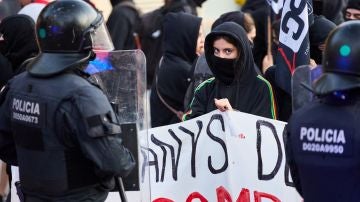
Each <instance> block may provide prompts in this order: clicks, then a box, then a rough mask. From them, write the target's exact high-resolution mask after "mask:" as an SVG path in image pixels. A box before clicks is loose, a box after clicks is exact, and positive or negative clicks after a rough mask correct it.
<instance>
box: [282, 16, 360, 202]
mask: <svg viewBox="0 0 360 202" xmlns="http://www.w3.org/2000/svg"><path fill="white" fill-rule="evenodd" d="M359 55H360V22H350V23H349V22H347V23H344V24H342V25H340V26H339V27H337V28H336V29H335V30H333V31H332V32H331V33H330V34H329V37H328V39H327V41H326V44H325V51H324V56H323V72H324V73H323V75H322V76H321V77H320V78H319V79H318V80H317V81H316V82H315V83H314V85H313V90H314V93H315V94H316V95H317V97H318V99H316V100H314V101H312V102H311V103H310V104H308V105H307V106H305V107H303V108H301V109H299V110H298V111H295V112H294V113H293V115H292V116H291V118H290V120H289V123H288V126H287V143H286V150H287V159H288V162H289V165H290V169H291V174H292V177H293V180H294V183H295V185H296V188H297V190H298V191H299V193H300V194H301V195H302V196H303V198H304V201H305V202H322V201H326V202H327V201H332V202H336V201H338V202H343V201H347V202H352V201H359V200H360V127H359V123H360V111H359V110H360V57H359Z"/></svg>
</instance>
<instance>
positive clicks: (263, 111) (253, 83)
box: [183, 22, 276, 120]
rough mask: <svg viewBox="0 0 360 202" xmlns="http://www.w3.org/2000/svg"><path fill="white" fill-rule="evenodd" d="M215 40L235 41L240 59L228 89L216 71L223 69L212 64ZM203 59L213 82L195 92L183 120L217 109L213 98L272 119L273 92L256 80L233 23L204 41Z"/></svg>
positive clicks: (241, 35) (242, 38)
mask: <svg viewBox="0 0 360 202" xmlns="http://www.w3.org/2000/svg"><path fill="white" fill-rule="evenodd" d="M218 36H228V37H230V38H232V39H233V40H235V41H236V44H234V45H235V46H236V48H237V49H238V51H239V55H240V57H239V58H238V59H237V60H236V63H235V64H234V66H233V67H228V68H232V69H233V74H234V80H233V82H232V83H231V84H230V85H227V84H225V83H223V82H222V81H221V80H219V79H218V78H219V75H218V74H219V73H220V74H221V72H220V71H219V70H218V69H220V68H224V67H221V66H218V65H217V64H215V63H214V62H213V55H214V48H213V43H214V40H215V38H216V37H218ZM205 56H206V60H207V63H208V64H209V67H210V69H211V71H212V72H213V74H214V75H215V79H214V78H211V79H208V80H207V81H205V82H203V83H202V84H200V85H199V86H198V87H197V88H196V90H195V95H194V98H193V101H192V103H191V105H190V111H189V112H188V113H187V114H186V115H185V116H184V117H183V119H184V120H187V119H190V118H194V117H197V116H200V115H203V114H206V113H208V112H210V111H212V110H214V109H216V106H215V103H214V98H217V99H221V98H227V99H228V100H229V102H230V104H231V106H232V107H233V108H234V109H236V110H239V111H241V112H246V113H250V114H255V115H258V116H263V117H268V118H275V117H276V114H275V111H274V110H275V109H274V102H273V94H272V89H271V86H270V84H269V82H268V81H266V80H265V79H263V78H262V77H261V76H257V74H256V72H255V69H254V60H253V56H252V53H251V49H250V44H249V40H248V38H247V36H246V33H245V30H244V29H243V28H242V27H241V26H239V25H237V24H236V23H234V22H225V23H223V24H221V25H219V26H217V27H216V28H215V29H214V30H213V31H212V32H211V33H210V34H208V35H207V37H206V39H205Z"/></svg>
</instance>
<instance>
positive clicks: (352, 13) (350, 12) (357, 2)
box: [344, 0, 360, 21]
mask: <svg viewBox="0 0 360 202" xmlns="http://www.w3.org/2000/svg"><path fill="white" fill-rule="evenodd" d="M344 16H345V21H349V20H360V0H349V2H348V4H347V6H346V8H345V9H344Z"/></svg>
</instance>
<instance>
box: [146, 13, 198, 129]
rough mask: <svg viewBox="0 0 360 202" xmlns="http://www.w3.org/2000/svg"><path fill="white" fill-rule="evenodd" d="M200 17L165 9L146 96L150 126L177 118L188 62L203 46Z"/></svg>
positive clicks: (190, 63) (177, 119)
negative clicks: (152, 77)
mask: <svg viewBox="0 0 360 202" xmlns="http://www.w3.org/2000/svg"><path fill="white" fill-rule="evenodd" d="M202 38H203V37H202V30H201V18H199V17H196V16H193V15H189V14H186V13H169V14H167V15H166V16H165V21H164V38H163V48H164V52H163V57H162V61H161V64H160V67H159V70H158V72H157V79H156V80H157V81H156V82H154V84H153V86H152V90H151V96H150V108H151V125H152V127H157V126H163V125H168V124H172V123H177V122H180V121H181V116H182V115H180V114H175V113H176V112H174V110H175V111H178V112H179V113H180V111H184V97H185V93H186V89H187V87H188V85H189V82H190V78H191V69H192V64H193V62H194V61H195V59H196V57H197V56H198V55H199V53H200V52H201V49H202V47H203V39H202Z"/></svg>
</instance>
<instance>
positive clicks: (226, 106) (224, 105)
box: [214, 98, 233, 112]
mask: <svg viewBox="0 0 360 202" xmlns="http://www.w3.org/2000/svg"><path fill="white" fill-rule="evenodd" d="M214 101H215V106H216V107H217V108H218V109H219V110H220V111H222V112H224V111H227V110H231V111H232V110H233V108H232V107H231V105H230V102H229V100H228V99H227V98H223V99H219V100H218V99H216V98H215V99H214Z"/></svg>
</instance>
